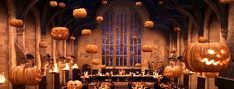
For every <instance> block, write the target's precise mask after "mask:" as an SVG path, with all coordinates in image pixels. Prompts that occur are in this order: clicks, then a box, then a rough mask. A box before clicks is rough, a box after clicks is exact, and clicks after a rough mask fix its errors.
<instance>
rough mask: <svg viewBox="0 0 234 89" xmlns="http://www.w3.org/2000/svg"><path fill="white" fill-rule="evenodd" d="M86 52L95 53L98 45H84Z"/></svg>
mask: <svg viewBox="0 0 234 89" xmlns="http://www.w3.org/2000/svg"><path fill="white" fill-rule="evenodd" d="M86 52H87V53H97V52H98V46H97V45H87V46H86Z"/></svg>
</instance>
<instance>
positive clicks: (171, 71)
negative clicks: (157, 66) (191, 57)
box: [163, 62, 182, 78]
mask: <svg viewBox="0 0 234 89" xmlns="http://www.w3.org/2000/svg"><path fill="white" fill-rule="evenodd" d="M172 63H173V65H168V66H166V67H165V69H164V72H163V75H164V76H166V77H167V78H176V77H180V75H181V74H182V66H181V64H180V62H172Z"/></svg>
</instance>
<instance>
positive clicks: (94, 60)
mask: <svg viewBox="0 0 234 89" xmlns="http://www.w3.org/2000/svg"><path fill="white" fill-rule="evenodd" d="M91 62H92V64H94V65H99V64H100V60H99V59H92V61H91Z"/></svg>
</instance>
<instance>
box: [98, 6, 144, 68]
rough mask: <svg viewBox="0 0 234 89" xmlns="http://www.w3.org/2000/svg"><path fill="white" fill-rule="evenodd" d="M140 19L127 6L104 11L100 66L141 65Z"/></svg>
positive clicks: (141, 25)
mask: <svg viewBox="0 0 234 89" xmlns="http://www.w3.org/2000/svg"><path fill="white" fill-rule="evenodd" d="M142 28H143V24H142V19H141V18H140V16H139V14H138V13H137V12H135V11H134V10H132V8H129V7H127V6H117V7H115V8H114V9H110V10H109V11H106V13H105V14H104V23H103V24H102V26H101V29H102V64H103V65H106V66H117V67H124V66H134V65H135V64H136V63H141V29H142Z"/></svg>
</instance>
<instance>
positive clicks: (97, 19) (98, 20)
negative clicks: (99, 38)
mask: <svg viewBox="0 0 234 89" xmlns="http://www.w3.org/2000/svg"><path fill="white" fill-rule="evenodd" d="M103 20H104V19H103V17H102V16H97V17H96V22H97V23H102V22H103Z"/></svg>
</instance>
